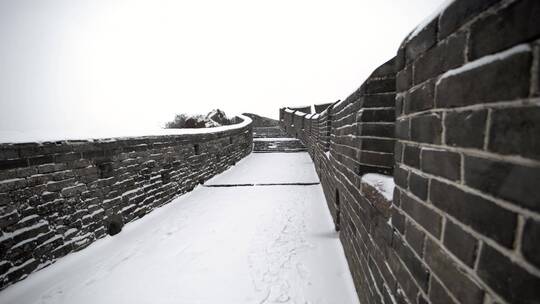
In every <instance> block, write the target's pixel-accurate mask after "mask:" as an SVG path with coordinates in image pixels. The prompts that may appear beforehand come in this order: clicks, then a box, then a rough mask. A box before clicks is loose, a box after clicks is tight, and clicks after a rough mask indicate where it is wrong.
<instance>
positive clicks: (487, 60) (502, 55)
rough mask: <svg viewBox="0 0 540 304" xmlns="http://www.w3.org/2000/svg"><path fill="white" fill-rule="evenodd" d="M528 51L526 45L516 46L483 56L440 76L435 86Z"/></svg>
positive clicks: (529, 48)
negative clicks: (444, 80)
mask: <svg viewBox="0 0 540 304" xmlns="http://www.w3.org/2000/svg"><path fill="white" fill-rule="evenodd" d="M530 51H531V47H530V46H529V45H528V44H520V45H516V46H514V47H512V48H509V49H508V50H506V51H503V52H500V53H496V54H492V55H487V56H484V57H482V58H480V59H477V60H475V61H472V62H469V63H467V64H464V65H462V66H460V67H459V68H457V69H453V70H450V71H448V72H446V73H444V74H442V75H441V77H440V78H439V80H438V81H437V84H439V83H440V82H441V81H442V80H443V79H445V78H447V77H450V76H453V75H457V74H460V73H463V72H466V71H469V70H472V69H476V68H478V67H481V66H484V65H486V64H490V63H492V62H494V61H497V60H504V59H505V58H508V57H510V56H512V55H514V54H519V53H524V52H530Z"/></svg>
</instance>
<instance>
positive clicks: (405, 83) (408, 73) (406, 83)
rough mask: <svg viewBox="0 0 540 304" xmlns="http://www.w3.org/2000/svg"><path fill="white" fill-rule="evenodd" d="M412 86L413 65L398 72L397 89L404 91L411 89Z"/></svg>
mask: <svg viewBox="0 0 540 304" xmlns="http://www.w3.org/2000/svg"><path fill="white" fill-rule="evenodd" d="M411 86H412V65H409V66H407V67H406V68H405V69H403V70H401V71H399V72H398V73H397V74H396V91H398V92H403V91H407V90H409V88H410V87H411Z"/></svg>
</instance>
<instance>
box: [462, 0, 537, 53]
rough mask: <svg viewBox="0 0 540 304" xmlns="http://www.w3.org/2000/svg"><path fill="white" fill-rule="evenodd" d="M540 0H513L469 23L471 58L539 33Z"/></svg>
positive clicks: (535, 36) (511, 44) (501, 48)
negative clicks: (499, 9)
mask: <svg viewBox="0 0 540 304" xmlns="http://www.w3.org/2000/svg"><path fill="white" fill-rule="evenodd" d="M538 20H540V2H538V1H537V0H521V1H516V2H514V3H512V4H510V5H508V6H507V7H505V8H504V9H502V10H501V11H499V12H497V13H496V14H492V15H489V16H487V17H486V18H482V19H479V20H478V21H477V22H475V23H474V24H473V25H472V26H471V38H470V40H471V45H470V47H469V53H470V57H471V59H475V58H479V57H482V56H484V55H487V54H492V53H496V52H499V51H501V50H504V49H507V48H509V47H512V46H514V45H516V44H520V43H523V42H528V41H531V40H533V39H536V38H538V37H539V36H540V27H539V26H538Z"/></svg>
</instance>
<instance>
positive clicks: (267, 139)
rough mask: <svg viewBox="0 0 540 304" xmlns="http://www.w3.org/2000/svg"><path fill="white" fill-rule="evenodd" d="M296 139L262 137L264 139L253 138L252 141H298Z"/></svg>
mask: <svg viewBox="0 0 540 304" xmlns="http://www.w3.org/2000/svg"><path fill="white" fill-rule="evenodd" d="M298 140H299V139H298V138H289V137H273V138H270V137H264V138H254V139H253V141H298Z"/></svg>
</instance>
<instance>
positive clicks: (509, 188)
mask: <svg viewBox="0 0 540 304" xmlns="http://www.w3.org/2000/svg"><path fill="white" fill-rule="evenodd" d="M465 183H466V184H467V185H468V186H470V187H472V188H475V189H478V190H480V191H482V192H484V193H488V194H490V195H492V196H494V197H497V198H502V199H504V200H507V201H509V202H512V203H514V204H516V205H518V206H521V207H524V208H528V209H530V210H533V211H536V212H540V205H539V204H538V202H539V201H540V188H539V187H538V185H540V170H539V169H538V168H534V167H527V166H521V165H518V164H511V163H507V162H502V161H497V160H490V159H486V158H480V157H473V156H467V157H465Z"/></svg>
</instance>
